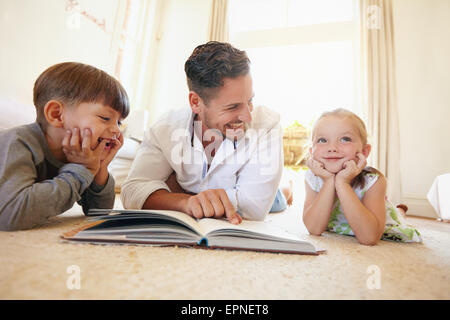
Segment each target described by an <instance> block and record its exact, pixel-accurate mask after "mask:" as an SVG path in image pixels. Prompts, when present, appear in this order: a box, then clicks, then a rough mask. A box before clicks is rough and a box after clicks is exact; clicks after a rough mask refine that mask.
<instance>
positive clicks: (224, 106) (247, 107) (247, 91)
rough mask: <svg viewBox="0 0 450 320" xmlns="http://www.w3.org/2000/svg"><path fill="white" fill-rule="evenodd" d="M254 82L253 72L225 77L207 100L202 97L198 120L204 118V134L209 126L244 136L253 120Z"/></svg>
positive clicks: (231, 136)
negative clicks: (206, 102) (251, 74)
mask: <svg viewBox="0 0 450 320" xmlns="http://www.w3.org/2000/svg"><path fill="white" fill-rule="evenodd" d="M253 96H254V94H253V83H252V77H251V76H250V74H246V75H243V76H239V77H236V78H224V80H223V86H222V87H220V88H219V89H218V90H217V92H216V94H215V96H214V97H213V98H212V99H210V101H209V102H208V104H207V105H206V104H204V102H203V101H202V100H201V101H200V103H199V112H198V113H197V115H198V118H197V120H200V121H202V129H203V130H202V131H203V135H204V134H205V132H206V131H207V130H208V129H216V130H218V131H219V132H220V133H221V134H222V135H223V136H224V137H227V138H228V139H231V140H235V139H239V138H241V137H242V136H243V135H244V134H245V131H246V129H247V126H248V124H249V123H250V122H251V121H252V116H251V112H252V111H253V104H252V99H253Z"/></svg>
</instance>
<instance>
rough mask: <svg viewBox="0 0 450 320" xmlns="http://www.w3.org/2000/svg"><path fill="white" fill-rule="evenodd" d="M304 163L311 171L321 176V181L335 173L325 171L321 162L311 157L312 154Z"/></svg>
mask: <svg viewBox="0 0 450 320" xmlns="http://www.w3.org/2000/svg"><path fill="white" fill-rule="evenodd" d="M306 165H307V166H308V168H309V169H311V171H312V173H314V174H315V175H316V176H318V177H319V178H321V179H322V180H323V181H325V180H328V179H329V178H333V177H334V176H335V175H334V174H333V173H331V172H329V171H327V170H326V169H325V167H324V165H323V163H322V162H319V161H317V160H315V159H313V157H312V156H310V157H309V159H308V160H307V161H306Z"/></svg>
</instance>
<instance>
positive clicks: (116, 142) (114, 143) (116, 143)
mask: <svg viewBox="0 0 450 320" xmlns="http://www.w3.org/2000/svg"><path fill="white" fill-rule="evenodd" d="M103 141H104V140H102V142H103ZM110 145H111V148H110V149H109V150H108V151H107V153H106V155H105V154H103V155H102V160H101V161H100V167H101V168H102V169H107V167H108V165H109V164H110V163H111V161H112V159H114V157H115V156H116V154H117V152H118V151H119V149H120V148H122V146H123V135H122V134H121V133H119V135H118V137H117V138H115V139H113V140H111V142H110ZM99 146H100V144H99ZM97 148H98V147H97ZM103 149H104V147H103ZM103 152H105V151H103Z"/></svg>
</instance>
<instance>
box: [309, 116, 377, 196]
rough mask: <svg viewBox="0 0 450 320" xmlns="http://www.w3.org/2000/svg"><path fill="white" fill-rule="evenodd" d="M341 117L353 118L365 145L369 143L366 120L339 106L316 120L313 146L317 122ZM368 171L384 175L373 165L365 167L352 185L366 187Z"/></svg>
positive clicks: (312, 138) (313, 129)
mask: <svg viewBox="0 0 450 320" xmlns="http://www.w3.org/2000/svg"><path fill="white" fill-rule="evenodd" d="M331 116H333V117H339V118H341V119H351V120H352V122H353V125H354V126H355V128H356V131H357V132H358V135H359V137H360V139H361V142H362V145H363V147H364V146H365V145H366V144H367V141H368V134H367V129H366V125H365V124H364V121H362V120H361V118H360V117H358V116H357V115H356V114H355V113H353V112H351V111H350V110H347V109H344V108H338V109H334V110H332V111H327V112H324V113H322V114H321V115H320V117H319V118H318V119H317V120H316V121H315V122H314V125H313V128H312V131H311V146H312V145H313V141H314V139H315V134H316V127H317V124H318V123H319V121H320V120H321V119H323V118H326V117H331ZM368 173H375V174H378V175H381V176H382V175H383V174H382V173H381V172H380V171H378V170H377V169H375V168H372V167H366V168H364V169H363V170H362V171H361V173H360V174H359V175H357V176H356V177H355V178H354V179H353V181H352V183H351V185H352V187H360V188H361V189H362V188H364V184H365V182H364V176H365V175H366V174H368Z"/></svg>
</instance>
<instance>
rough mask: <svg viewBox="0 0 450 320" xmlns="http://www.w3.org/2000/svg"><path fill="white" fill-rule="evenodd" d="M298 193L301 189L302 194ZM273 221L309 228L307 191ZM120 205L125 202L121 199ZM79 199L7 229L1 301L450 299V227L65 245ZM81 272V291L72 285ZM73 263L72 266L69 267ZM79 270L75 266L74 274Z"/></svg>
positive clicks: (78, 221) (78, 218)
mask: <svg viewBox="0 0 450 320" xmlns="http://www.w3.org/2000/svg"><path fill="white" fill-rule="evenodd" d="M297 195H298V194H297ZM294 200H296V201H294V205H293V206H292V207H290V208H289V209H288V210H287V211H285V212H283V213H278V214H271V215H269V217H268V219H270V220H271V221H273V223H277V224H280V225H283V226H285V227H286V229H287V230H289V231H290V232H293V233H298V232H300V231H301V230H302V226H301V224H299V223H298V222H299V221H301V219H300V215H301V209H300V208H301V205H300V204H301V201H302V199H301V197H298V196H297V197H296V198H294ZM117 207H120V202H118V203H117ZM85 222H86V220H85V217H84V216H83V215H82V214H81V210H80V208H79V207H78V206H75V207H74V208H72V209H71V210H70V211H68V212H66V213H64V214H63V215H60V216H58V217H55V218H53V219H51V220H50V221H49V223H48V224H46V225H45V226H42V227H40V228H37V229H33V230H28V231H18V232H0V252H1V257H2V258H1V260H2V261H1V263H0V298H1V299H449V298H450V273H449V270H450V224H448V223H442V222H436V221H433V220H425V219H414V218H409V219H408V222H409V223H410V224H413V225H415V226H416V227H418V229H419V230H420V232H421V233H422V236H423V240H424V242H423V243H422V244H404V243H394V242H387V241H380V242H379V244H377V245H376V246H373V247H368V246H363V245H360V244H358V242H357V241H356V239H355V238H353V237H347V236H339V235H336V234H331V233H325V234H324V235H323V236H321V237H314V236H309V235H305V236H304V237H305V238H307V239H310V240H311V241H312V242H314V243H315V244H316V245H317V246H318V247H321V248H324V249H326V250H327V252H326V253H325V254H322V255H319V256H303V255H289V254H273V253H257V252H251V251H225V250H199V249H190V248H177V247H142V246H101V245H90V244H72V243H63V242H61V241H60V239H59V236H60V235H61V234H62V233H63V232H66V231H69V230H72V229H74V228H75V227H78V226H80V225H82V224H84V223H85ZM70 266H77V268H79V269H78V270H79V271H80V274H79V275H80V277H79V280H80V281H79V284H80V289H73V286H71V284H72V285H73V284H76V282H71V280H73V279H74V278H73V276H74V275H75V274H74V273H72V272H74V271H73V270H74V269H70V268H69V267H70ZM68 268H69V271H68ZM71 270H72V271H71Z"/></svg>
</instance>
